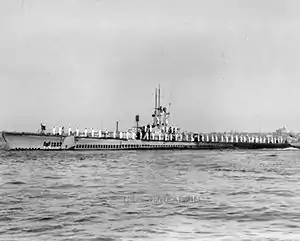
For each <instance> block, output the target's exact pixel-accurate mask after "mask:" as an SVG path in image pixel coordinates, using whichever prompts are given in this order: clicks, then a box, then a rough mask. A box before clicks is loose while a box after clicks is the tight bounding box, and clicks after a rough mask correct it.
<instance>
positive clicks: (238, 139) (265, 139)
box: [199, 135, 285, 143]
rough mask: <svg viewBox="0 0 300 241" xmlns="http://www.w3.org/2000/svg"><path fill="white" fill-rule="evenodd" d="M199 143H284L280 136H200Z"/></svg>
mask: <svg viewBox="0 0 300 241" xmlns="http://www.w3.org/2000/svg"><path fill="white" fill-rule="evenodd" d="M199 141H201V142H230V143H284V142H285V140H284V138H283V137H282V136H279V137H278V136H277V137H276V136H243V135H230V136H228V135H225V136H224V135H221V136H218V135H200V138H199Z"/></svg>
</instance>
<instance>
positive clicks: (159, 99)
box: [158, 85, 160, 108]
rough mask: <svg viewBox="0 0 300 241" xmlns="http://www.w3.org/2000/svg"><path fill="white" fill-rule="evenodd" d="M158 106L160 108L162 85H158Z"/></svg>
mask: <svg viewBox="0 0 300 241" xmlns="http://www.w3.org/2000/svg"><path fill="white" fill-rule="evenodd" d="M158 108H160V85H158Z"/></svg>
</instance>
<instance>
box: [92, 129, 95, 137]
mask: <svg viewBox="0 0 300 241" xmlns="http://www.w3.org/2000/svg"><path fill="white" fill-rule="evenodd" d="M94 132H95V131H94V128H92V137H94Z"/></svg>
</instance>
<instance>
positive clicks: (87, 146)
mask: <svg viewBox="0 0 300 241" xmlns="http://www.w3.org/2000/svg"><path fill="white" fill-rule="evenodd" d="M186 147H188V146H186V145H148V144H142V145H137V144H123V145H95V144H78V145H76V149H104V150H107V149H152V148H153V149H154V148H155V149H159V148H162V149H163V148H165V149H167V148H186Z"/></svg>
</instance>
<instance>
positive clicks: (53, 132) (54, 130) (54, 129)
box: [52, 126, 56, 135]
mask: <svg viewBox="0 0 300 241" xmlns="http://www.w3.org/2000/svg"><path fill="white" fill-rule="evenodd" d="M55 132H56V127H55V126H54V127H53V128H52V134H53V135H55V134H56V133H55Z"/></svg>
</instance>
